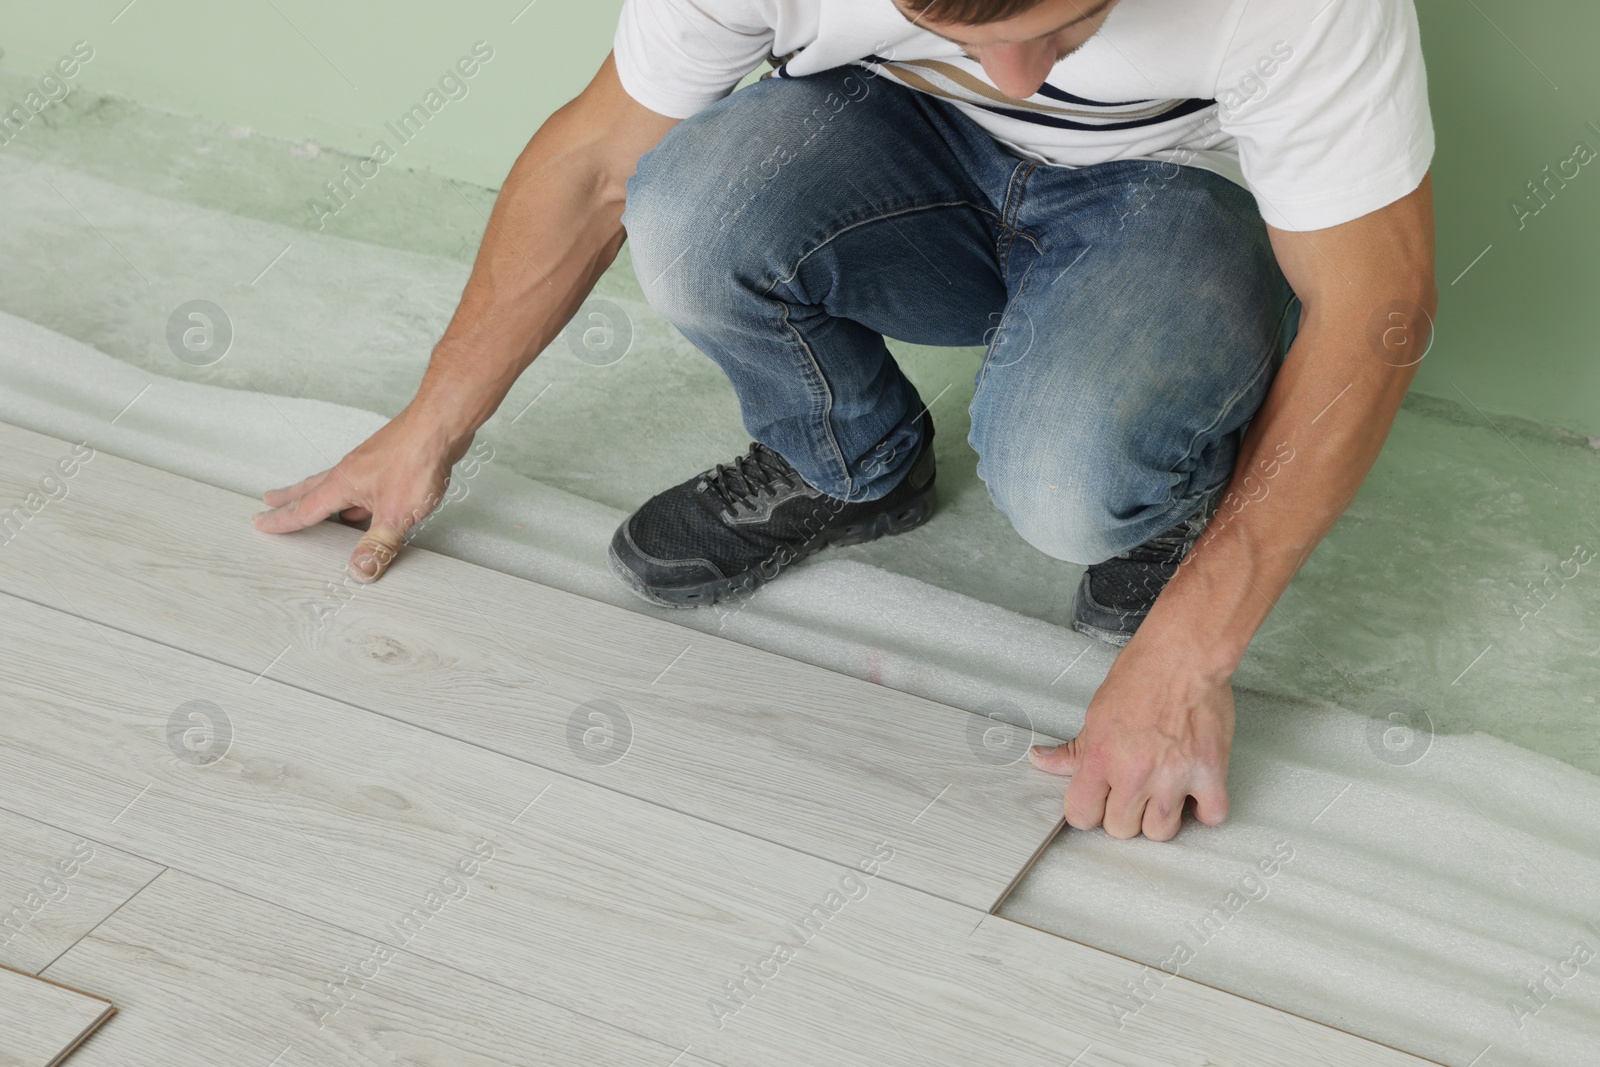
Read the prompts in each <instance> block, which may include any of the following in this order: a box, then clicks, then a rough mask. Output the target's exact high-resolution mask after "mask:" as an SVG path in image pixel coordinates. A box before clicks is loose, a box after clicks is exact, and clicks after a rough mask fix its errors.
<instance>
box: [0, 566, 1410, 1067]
mask: <svg viewBox="0 0 1600 1067" xmlns="http://www.w3.org/2000/svg"><path fill="white" fill-rule="evenodd" d="M0 643H3V644H4V645H5V647H7V648H11V649H14V650H15V655H14V656H11V657H8V658H7V659H5V660H3V661H0V722H3V723H4V724H5V727H4V731H5V733H4V744H3V745H0V805H4V806H7V807H11V808H13V809H15V810H18V811H21V812H22V813H24V814H29V815H36V814H37V813H38V812H39V811H42V810H45V809H47V808H48V809H49V810H51V811H53V812H54V813H55V818H56V819H57V821H58V823H59V824H60V825H63V826H67V827H70V828H72V829H78V828H80V827H84V826H97V827H98V826H109V827H110V829H109V830H107V831H105V833H106V835H107V836H108V839H109V841H110V843H112V844H114V845H116V846H117V847H119V848H123V849H126V850H128V851H130V852H134V853H136V854H138V855H141V856H146V857H148V858H150V859H152V860H154V861H155V862H158V863H161V864H163V865H164V866H167V867H170V868H173V869H176V870H178V871H181V872H186V873H189V874H193V875H195V876H197V877H203V878H205V879H207V880H209V881H212V882H215V883H218V884H219V885H222V886H225V887H227V888H230V889H232V890H234V891H236V892H239V893H246V894H249V895H251V896H253V897H257V898H259V899H261V900H263V901H266V902H268V903H270V904H273V905H275V906H279V907H283V908H287V909H290V910H293V911H295V912H298V913H300V914H302V915H304V916H306V917H309V918H312V919H316V920H319V921H321V922H324V923H328V924H330V925H333V926H337V927H339V928H341V929H343V930H345V931H348V932H350V933H352V934H354V935H357V936H358V937H359V938H361V939H366V940H364V941H363V944H364V945H365V946H366V947H365V948H364V949H363V950H362V951H360V952H358V953H357V954H356V955H354V956H350V957H349V958H348V968H349V969H346V968H345V967H341V968H340V969H339V970H338V971H336V972H334V973H332V974H330V975H329V981H339V980H341V975H348V974H350V973H351V972H352V971H354V972H355V973H361V972H362V968H363V966H364V965H365V964H367V962H368V961H369V960H371V959H372V958H373V953H375V952H377V951H378V948H377V946H379V945H387V946H389V947H390V948H392V949H397V950H405V951H406V952H407V953H408V954H409V955H414V956H416V957H419V958H422V959H426V960H430V961H433V962H435V963H439V964H442V965H446V966H449V967H453V968H456V969H458V970H460V971H463V972H465V973H468V974H471V975H475V976H477V977H479V978H482V979H484V980H486V981H489V982H493V983H495V984H497V985H499V986H502V987H504V988H505V989H507V990H511V991H514V992H517V993H520V994H523V995H525V996H529V997H533V998H535V999H538V1000H541V1001H544V1002H546V1003H549V1004H553V1005H557V1006H560V1007H563V1008H566V1009H568V1010H569V1011H573V1012H577V1013H581V1014H583V1015H587V1016H590V1017H592V1018H595V1019H598V1020H601V1021H603V1022H606V1023H608V1024H610V1025H612V1026H615V1027H617V1028H619V1029H624V1030H628V1031H631V1032H633V1033H637V1034H640V1035H642V1036H645V1037H648V1038H651V1039H653V1040H655V1041H657V1042H660V1043H661V1044H663V1045H668V1046H671V1047H672V1048H673V1049H688V1050H692V1055H694V1056H699V1057H702V1058H704V1059H706V1060H709V1061H712V1062H715V1063H717V1064H721V1065H723V1067H746V1065H750V1067H755V1065H761V1067H769V1065H774V1064H790V1063H793V1064H815V1063H829V1064H841V1065H858V1064H859V1065H862V1067H865V1065H868V1064H874V1065H875V1064H882V1063H886V1062H887V1063H901V1062H921V1060H919V1059H918V1058H917V1057H921V1058H922V1060H925V1061H926V1062H929V1063H935V1064H944V1063H949V1064H961V1065H964V1067H965V1065H970V1064H973V1063H988V1062H1005V1063H1008V1064H1019V1065H1031V1064H1040V1065H1043V1064H1051V1065H1054V1067H1059V1065H1060V1064H1062V1063H1064V1062H1070V1061H1071V1058H1072V1056H1074V1055H1077V1054H1078V1053H1080V1052H1081V1051H1083V1050H1085V1049H1089V1051H1088V1052H1087V1053H1085V1057H1084V1059H1082V1060H1081V1061H1080V1062H1081V1063H1083V1064H1091V1063H1116V1064H1131V1065H1139V1067H1155V1065H1161V1067H1170V1065H1173V1064H1186V1063H1188V1064H1200V1063H1202V1062H1204V1061H1205V1058H1206V1057H1210V1058H1211V1060H1212V1061H1213V1062H1227V1063H1229V1064H1238V1065H1241V1067H1253V1065H1262V1067H1266V1065H1273V1067H1277V1065H1280V1064H1282V1063H1286V1062H1289V1063H1299V1062H1307V1061H1308V1057H1315V1058H1316V1062H1322V1061H1324V1060H1325V1061H1326V1062H1327V1063H1328V1064H1329V1065H1330V1067H1345V1065H1352V1067H1353V1065H1355V1064H1414V1063H1416V1062H1418V1061H1416V1060H1415V1059H1413V1058H1411V1057H1406V1056H1403V1055H1401V1054H1399V1053H1395V1052H1392V1051H1390V1050H1386V1049H1382V1048H1380V1047H1378V1046H1374V1045H1372V1044H1370V1043H1369V1042H1366V1041H1362V1040H1360V1039H1358V1038H1354V1037H1351V1036H1349V1035H1345V1034H1341V1033H1338V1032H1337V1031H1333V1030H1329V1029H1327V1028H1325V1027H1320V1026H1315V1025H1313V1024H1310V1023H1304V1022H1301V1021H1298V1020H1292V1019H1287V1018H1286V1017H1284V1016H1282V1015H1281V1014H1280V1013H1277V1012H1274V1011H1271V1010H1270V1009H1267V1008H1264V1007H1261V1006H1259V1005H1254V1004H1251V1003H1249V1002H1247V1001H1243V1000H1241V999H1239V998H1237V997H1233V996H1231V995H1229V994H1226V993H1222V992H1219V991H1216V990H1212V989H1208V988H1206V987H1203V986H1198V985H1195V984H1193V983H1191V982H1188V981H1187V980H1185V979H1182V978H1174V979H1171V980H1170V981H1168V982H1166V983H1165V984H1163V985H1162V986H1161V988H1160V989H1159V991H1158V993H1157V995H1155V996H1154V998H1153V999H1152V1000H1151V1002H1150V1003H1149V1004H1147V1005H1146V1006H1145V1007H1144V1008H1143V1010H1142V1011H1140V1012H1139V1013H1138V1016H1137V1018H1136V1019H1135V1020H1134V1021H1133V1022H1132V1023H1130V1024H1128V1025H1127V1026H1126V1027H1124V1026H1123V1025H1122V1021H1121V1020H1119V1018H1118V1017H1117V1015H1116V1014H1115V1012H1114V1010H1113V1005H1114V1003H1115V1002H1116V1001H1117V999H1118V998H1120V997H1123V996H1125V995H1126V990H1125V988H1124V985H1125V984H1126V983H1130V982H1133V981H1136V980H1138V979H1140V977H1141V975H1142V974H1143V972H1144V968H1143V967H1141V966H1140V965H1138V964H1136V963H1133V962H1131V961H1128V960H1123V959H1119V958H1117V957H1114V956H1110V955H1108V954H1105V953H1102V952H1098V951H1096V950H1094V949H1090V948H1086V947H1084V946H1081V945H1077V944H1074V943H1072V942H1068V941H1065V940H1062V939H1058V938H1055V937H1052V936H1050V935H1047V934H1042V933H1039V932H1038V931H1034V930H1030V929H1027V928H1025V927H1021V926H1018V925H1016V924H1014V923H1010V922H1008V921H1007V920H1003V919H997V918H994V917H990V916H986V915H985V914H984V912H983V911H982V910H979V909H974V908H970V907H966V906H964V905H961V904H958V903H955V902H951V901H948V900H945V899H942V898H940V897H937V896H934V895H932V894H928V893H925V892H922V891H918V890H915V889H911V888H908V887H905V886H902V885H899V884H896V883H895V882H893V881H891V880H889V879H888V878H887V877H886V875H887V874H888V872H890V871H892V870H893V868H894V865H895V864H896V863H898V862H899V858H900V847H899V846H900V843H901V839H900V838H899V837H897V836H896V833H895V832H894V831H893V830H891V831H890V832H889V833H886V834H885V835H884V836H883V837H882V838H880V839H879V840H878V841H877V842H875V843H874V848H873V849H871V850H868V851H866V852H864V853H863V854H861V855H859V856H857V857H853V858H852V863H850V864H848V865H841V864H837V863H833V862H830V861H826V860H823V859H819V858H817V857H813V856H809V855H806V854H804V853H801V852H798V851H795V850H792V849H787V848H783V847H781V846H778V845H774V844H772V843H770V842H767V841H763V840H760V839H758V838H755V837H751V836H748V835H745V834H742V833H739V832H737V831H734V830H730V829H727V828H725V827H722V826H719V825H716V824H713V823H710V822H706V821H702V820H699V819H696V818H694V817H693V816H691V815H688V814H685V813H682V812H681V811H677V810H673V808H671V807H669V806H665V805H656V804H649V803H645V802H642V801H639V800H637V799H635V798H632V797H628V796H626V795H623V794H620V793H618V792H615V791H611V790H607V789H604V788H601V787H598V786H595V785H593V784H591V783H587V782H584V781H581V780H578V779H574V778H568V777H565V776H562V775H559V774H556V773H554V772H551V771H548V770H545V769H543V768H539V767H534V766H530V765H528V764H525V763H522V762H520V761H517V760H515V759H512V758H510V757H507V756H503V755H500V754H498V753H494V752H490V751H487V750H485V749H482V748H478V747H475V746H472V745H469V744H466V743H464V742H460V741H457V740H454V739H452V738H448V737H445V736H443V735H440V734H435V733H432V732H430V731H427V730H423V729H421V728H418V727H413V726H411V725H409V724H406V723H402V722H399V721H398V720H395V719H391V718H387V717H384V716H381V715H377V714H374V713H369V712H365V711H363V710H361V709H358V708H355V707H352V706H350V705H346V704H342V703H340V702H338V701H335V700H332V699H329V698H326V697H322V696H319V695H317V694H313V693H308V692H306V691H304V690H300V689H296V688H293V687H291V686H288V685H285V684H282V683H279V682H276V681H273V680H272V679H271V678H255V677H253V676H252V675H250V674H248V673H246V672H242V671H239V670H236V669H234V668H230V667H227V666H225V665H222V664H218V663H215V662H212V661H209V660H203V659H200V658H198V657H196V656H193V655H191V654H188V653H184V652H181V651H178V650H175V649H171V648H168V647H165V646H161V645H157V644H154V643H153V642H150V641H147V640H144V639H142V638H136V637H133V636H131V635H127V634H122V633H118V632H107V631H104V630H103V629H99V628H96V627H95V626H94V625H93V624H91V623H89V622H87V621H85V620H83V619H80V618H77V617H73V616H69V615H66V614H64V613H62V612H58V611H55V610H53V609H49V608H44V607H40V606H38V605H34V604H30V603H25V602H21V601H17V600H15V599H14V598H3V599H0ZM23 664H26V666H25V667H24V666H22V665H23ZM198 700H204V701H210V702H211V704H210V706H209V707H210V710H208V711H207V712H206V715H203V716H201V719H199V720H197V719H191V718H188V716H190V715H199V714H200V711H199V710H196V709H195V706H194V705H192V704H191V703H190V702H191V701H198ZM186 708H187V709H188V710H187V711H183V709H186ZM201 710H204V708H202V709H201ZM176 711H183V714H182V715H179V716H176V720H175V714H174V713H175V712H176ZM174 721H176V724H177V726H178V727H179V729H178V731H177V732H176V733H174ZM224 725H225V729H223V728H222V727H223V726H224ZM185 730H188V731H191V732H197V734H196V736H191V737H187V738H186V737H184V736H183V733H184V731H185ZM224 735H225V736H226V738H227V743H226V744H222V743H221V742H220V741H219V740H218V739H220V738H222V737H223V736H224ZM903 829H904V830H905V831H906V832H908V833H909V832H910V831H913V830H914V829H915V828H914V826H912V825H911V824H910V822H909V820H908V822H907V825H906V826H905V827H904V828H903ZM162 877H163V878H164V877H166V875H163V876H162ZM159 883H160V879H158V880H157V884H159ZM138 903H139V898H135V900H134V901H132V902H130V904H129V905H127V907H133V906H134V905H136V904H138ZM124 910H126V907H125V908H124ZM118 914H119V915H120V914H121V912H119V913H118ZM115 919H116V916H113V922H112V923H111V925H112V928H113V929H115V924H114V920H115ZM179 936H181V934H180V935H179ZM69 956H70V954H69ZM63 973H67V972H63ZM71 973H73V974H78V973H80V972H76V971H74V972H71ZM82 973H87V972H82ZM376 984H377V983H375V982H374V983H368V985H376ZM363 988H365V987H363ZM385 988H386V987H385ZM314 994H315V991H313V994H312V995H314ZM335 1003H336V1002H335V1001H333V1000H331V999H330V1000H328V1001H325V1002H324V1004H325V1006H327V1007H329V1008H332V1007H333V1006H334V1004H335ZM908 1041H909V1042H910V1047H911V1048H912V1049H915V1050H916V1055H915V1056H914V1055H913V1054H912V1053H911V1052H910V1051H908V1047H907V1044H908ZM667 1059H668V1060H670V1057H668V1058H667Z"/></svg>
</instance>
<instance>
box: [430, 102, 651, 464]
mask: <svg viewBox="0 0 1600 1067" xmlns="http://www.w3.org/2000/svg"><path fill="white" fill-rule="evenodd" d="M583 121H584V119H583V116H582V114H581V113H580V112H577V111H575V110H570V109H564V110H563V111H561V112H557V113H556V114H555V115H552V116H551V117H550V119H549V120H548V121H547V122H546V123H545V124H544V125H543V126H542V127H541V128H540V130H539V132H538V133H537V134H535V136H534V137H533V139H532V140H531V141H529V143H528V146H527V148H525V149H524V150H523V152H522V155H521V156H520V157H519V158H518V159H517V162H516V164H515V165H514V166H513V167H512V168H511V172H510V173H509V174H508V175H507V176H506V181H505V184H504V186H503V187H502V188H501V190H500V195H499V197H498V198H497V199H496V201H495V205H494V210H493V211H492V212H491V214H490V216H489V221H488V225H487V226H486V227H485V230H484V235H483V242H482V244H481V246H480V247H479V249H478V255H477V259H476V261H475V262H474V264H473V268H472V274H471V276H470V277H469V278H468V280H467V284H466V287H465V288H464V289H463V291H462V294H461V302H460V304H459V305H458V306H457V308H456V312H455V316H454V317H453V318H452V319H451V321H450V325H449V327H448V328H447V329H446V330H445V332H444V336H443V337H442V338H440V340H439V343H438V344H437V345H435V346H434V350H433V358H432V359H431V361H430V362H429V364H428V369H427V372H426V373H425V374H424V376H423V380H422V384H421V386H420V387H419V388H418V390H417V399H416V400H415V401H413V403H414V404H415V405H416V406H418V407H419V408H421V409H422V410H423V411H425V412H426V413H427V415H428V417H429V418H430V419H431V420H432V421H433V422H434V423H435V424H436V425H438V426H439V427H440V429H441V432H443V433H445V434H446V435H448V436H464V435H466V434H470V433H471V432H473V431H474V430H476V429H477V428H478V427H479V426H481V425H483V423H485V422H487V421H488V419H489V417H490V416H491V415H493V414H494V412H495V409H496V408H498V407H499V406H500V402H501V401H502V400H504V399H505V395H506V393H507V392H509V391H510V389H511V386H512V385H513V384H514V383H515V382H516V380H517V377H518V375H520V374H521V373H522V372H523V371H524V370H525V369H527V367H528V365H529V364H530V363H532V362H533V360H534V358H535V357H536V356H537V355H538V354H539V352H541V351H543V349H544V348H545V346H546V345H548V344H549V343H550V342H551V341H552V340H553V339H554V338H555V337H556V336H557V335H558V334H559V333H560V331H561V329H562V328H563V327H564V326H565V325H566V324H567V322H568V321H570V320H571V318H572V316H573V315H574V314H576V313H577V310H578V307H579V306H580V305H581V304H582V303H583V300H584V298H585V297H587V296H588V295H589V292H590V290H592V289H593V288H594V284H595V282H596V281H597V280H598V279H599V277H600V275H601V274H602V273H603V272H604V271H605V269H606V267H608V266H609V265H610V264H611V262H612V261H613V260H614V259H615V258H616V255H617V251H618V250H619V249H620V248H621V247H622V243H623V241H624V240H625V238H626V234H625V233H624V232H623V229H622V223H621V215H622V199H621V197H620V196H618V195H617V191H616V187H615V182H614V181H610V180H608V179H609V178H610V177H611V176H610V175H608V174H607V173H606V171H605V168H604V164H603V162H602V159H601V157H600V155H599V154H598V153H595V152H593V151H591V149H592V147H593V139H594V137H595V133H594V131H593V129H592V127H591V128H589V129H587V130H586V129H584V127H583Z"/></svg>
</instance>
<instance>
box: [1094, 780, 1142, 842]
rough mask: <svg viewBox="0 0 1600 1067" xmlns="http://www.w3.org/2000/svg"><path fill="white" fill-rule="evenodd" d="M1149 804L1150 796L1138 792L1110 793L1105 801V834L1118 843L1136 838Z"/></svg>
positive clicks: (1118, 791) (1114, 790)
mask: <svg viewBox="0 0 1600 1067" xmlns="http://www.w3.org/2000/svg"><path fill="white" fill-rule="evenodd" d="M1149 803H1150V794H1149V793H1146V792H1144V791H1143V790H1140V791H1139V792H1137V793H1135V792H1130V791H1129V790H1126V789H1123V790H1117V789H1113V790H1112V791H1111V795H1110V797H1109V798H1108V799H1107V801H1106V811H1105V819H1104V823H1105V828H1106V833H1108V834H1110V835H1111V836H1112V837H1114V838H1116V839H1117V840H1118V841H1126V840H1128V839H1129V838H1130V837H1138V836H1139V830H1140V828H1141V827H1142V826H1144V812H1145V807H1146V806H1147V805H1148V804H1149Z"/></svg>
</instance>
